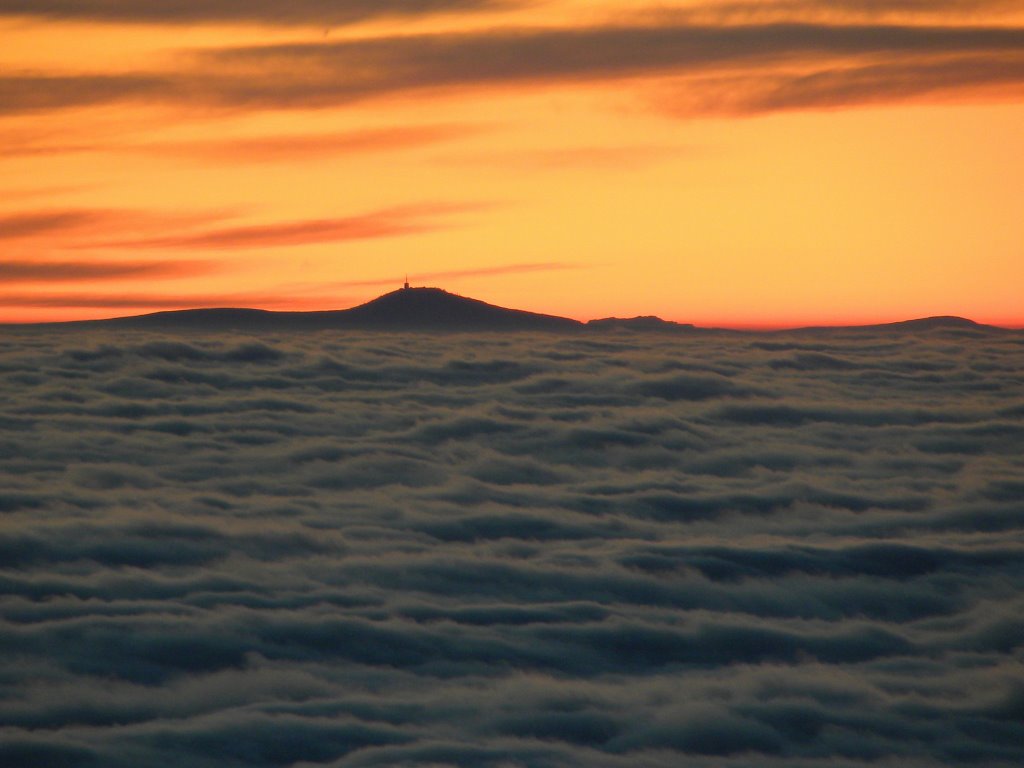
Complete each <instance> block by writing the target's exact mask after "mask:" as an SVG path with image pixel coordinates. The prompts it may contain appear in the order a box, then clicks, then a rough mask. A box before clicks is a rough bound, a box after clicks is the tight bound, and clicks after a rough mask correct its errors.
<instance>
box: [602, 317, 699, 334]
mask: <svg viewBox="0 0 1024 768" xmlns="http://www.w3.org/2000/svg"><path fill="white" fill-rule="evenodd" d="M587 328H589V329H592V330H598V331H661V332H669V333H671V332H675V331H694V330H697V328H696V327H695V326H694V325H693V324H692V323H676V322H673V321H672V320H662V319H661V318H660V317H655V316H654V315H644V316H643V317H602V318H601V319H600V320H590V321H589V322H588V323H587Z"/></svg>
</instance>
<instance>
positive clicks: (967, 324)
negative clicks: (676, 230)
mask: <svg viewBox="0 0 1024 768" xmlns="http://www.w3.org/2000/svg"><path fill="white" fill-rule="evenodd" d="M7 327H8V328H42V327H47V328H50V327H53V328H57V327H60V328H71V329H73V328H82V329H89V328H97V329H99V328H127V329H140V330H146V329H151V330H162V331H195V332H202V331H210V332H216V331H291V330H314V331H315V330H346V329H352V330H385V331H416V330H424V331H463V332H473V331H554V332H569V331H581V330H585V331H588V332H607V331H612V332H617V331H629V332H638V333H639V332H644V333H649V332H658V333H680V334H682V333H697V332H700V333H711V332H719V333H739V331H733V330H729V329H724V328H705V327H696V326H694V325H691V324H689V323H676V322H672V321H670V320H662V319H661V318H660V317H655V316H653V315H648V316H643V317H631V318H620V317H605V318H601V319H599V320H591V321H589V322H587V323H581V322H580V321H578V320H572V319H570V318H568V317H558V316H557V315H545V314H540V313H537V312H527V311H525V310H521V309H508V308H506V307H499V306H496V305H494V304H488V303H487V302H484V301H480V300H478V299H470V298H467V297H465V296H459V295H457V294H454V293H449V292H448V291H445V290H443V289H441V288H400V289H399V290H397V291H391V292H390V293H385V294H384V295H383V296H378V297H377V298H376V299H373V300H372V301H368V302H366V303H365V304H360V305H359V306H357V307H352V308H351V309H337V310H329V311H320V312H271V311H269V310H265V309H240V308H229V307H224V308H214V309H182V310H173V311H168V312H153V313H150V314H146V315H133V316H131V317H115V318H111V319H109V320H79V321H72V322H58V323H34V324H12V325H8V326H7ZM989 330H991V331H999V332H1010V331H1009V329H1006V328H1000V327H998V326H994V325H983V324H981V323H976V322H974V321H973V320H968V319H966V318H963V317H953V316H941V317H925V318H920V319H917V320H904V321H902V322H897V323H883V324H877V325H858V326H814V327H806V328H793V329H788V330H780V331H773V332H770V333H819V332H822V333H824V332H838V331H876V332H895V333H901V332H921V331H946V332H962V333H971V332H975V333H976V332H984V331H989Z"/></svg>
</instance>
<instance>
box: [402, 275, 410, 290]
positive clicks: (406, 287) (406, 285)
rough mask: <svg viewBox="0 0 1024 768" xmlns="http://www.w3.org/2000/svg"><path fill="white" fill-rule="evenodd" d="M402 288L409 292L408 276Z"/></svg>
mask: <svg viewBox="0 0 1024 768" xmlns="http://www.w3.org/2000/svg"><path fill="white" fill-rule="evenodd" d="M402 287H403V288H404V289H405V290H407V291H408V290H409V276H408V275H406V276H405V283H404V284H403V285H402Z"/></svg>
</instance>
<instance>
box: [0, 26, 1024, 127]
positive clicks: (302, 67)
mask: <svg viewBox="0 0 1024 768" xmlns="http://www.w3.org/2000/svg"><path fill="white" fill-rule="evenodd" d="M1022 62H1024V29H1021V28H1013V27H998V26H987V27H986V26H977V25H964V26H956V25H946V26H923V25H907V24H903V25H900V24H833V23H796V22H791V21H785V22H772V23H743V24H727V25H721V24H693V23H687V22H676V23H657V24H653V23H652V24H645V25H618V26H591V27H579V28H567V27H566V28H523V29H509V28H502V29H496V30H485V31H476V32H466V33H446V34H421V35H402V36H390V37H376V38H368V39H360V40H347V41H340V42H328V43H324V42H318V43H312V44H286V45H269V46H267V45H264V46H249V47H241V48H225V49H219V50H207V51H202V52H193V53H192V54H190V55H189V56H188V57H186V63H184V64H183V68H182V69H181V70H179V71H176V72H171V73H163V74H161V73H152V74H144V73H126V74H123V75H103V76H48V75H31V74H30V75H8V76H6V77H4V78H0V105H2V106H0V111H4V112H7V113H14V112H24V111H31V110H44V109H58V108H63V107H75V106H85V105H90V104H100V103H108V102H112V101H118V100H125V99H133V100H142V101H152V102H161V103H166V102H171V103H178V104H183V105H194V106H202V107H206V108H209V107H217V108H245V109H311V108H324V107H334V106H339V105H345V104H351V103H353V102H357V101H359V100H363V99H368V98H374V97H382V96H391V95H398V94H409V93H414V92H421V91H427V90H430V91H439V90H440V91H451V90H462V89H468V88H486V87H495V86H507V85H516V86H518V87H536V86H538V85H544V84H567V83H577V84H578V83H593V82H604V81H613V80H623V79H630V78H633V79H636V78H639V79H648V80H659V79H664V78H673V77H685V78H703V80H698V81H697V82H696V85H695V87H697V88H699V89H701V90H702V91H703V92H705V94H706V98H705V99H704V101H705V102H708V103H712V102H714V101H715V98H714V97H715V96H719V97H721V98H722V99H724V98H726V97H727V96H728V93H727V92H725V91H724V90H718V91H716V85H715V84H716V83H721V82H722V80H721V79H720V78H729V79H731V80H732V82H731V83H730V86H734V85H735V82H736V80H737V79H739V80H741V81H743V83H744V85H745V87H746V88H747V89H748V90H753V91H757V89H758V87H759V86H763V84H764V83H765V82H766V80H772V79H773V78H774V80H775V81H780V82H782V83H783V84H785V83H786V82H789V81H792V82H794V83H797V84H799V82H801V79H802V78H806V77H808V76H813V75H815V74H827V73H836V74H831V75H830V76H831V77H833V80H834V87H833V88H832V90H831V93H832V94H833V95H832V97H831V99H824V100H825V101H830V102H831V103H851V104H852V103H860V102H862V101H871V100H884V101H893V100H904V99H907V98H914V97H921V96H927V97H929V98H944V97H945V98H948V97H952V96H955V95H957V94H959V93H962V92H965V91H971V92H983V93H984V92H987V91H991V89H993V88H1002V89H1007V88H1010V89H1017V90H1019V89H1021V88H1024V76H1022V74H1021V67H1022ZM864 67H884V68H886V71H887V74H886V77H885V81H884V82H881V83H877V84H875V85H874V86H873V85H872V82H871V78H870V77H867V78H865V77H864V76H863V73H861V75H860V76H858V75H857V69H858V68H864ZM937 70H942V74H941V76H938V75H936V71H937ZM844 71H849V72H851V73H853V74H852V76H853V77H854V78H855V79H858V81H859V86H858V87H850V86H849V84H848V83H846V82H844V81H843V80H842V78H841V77H840V74H841V73H842V72H844ZM716 78H718V79H716ZM893 81H898V82H899V83H901V86H900V87H899V88H892V87H889V85H888V83H890V82H893ZM772 87H777V84H776V85H773V86H772ZM749 103H750V104H751V105H753V106H756V105H757V104H758V100H757V99H756V98H751V99H750V100H749ZM805 106H810V104H807V105H801V104H800V102H799V100H795V101H794V102H793V103H792V104H788V103H787V102H785V101H783V100H780V101H778V103H777V104H775V103H774V102H772V101H771V100H770V99H765V100H764V105H763V106H762V107H760V109H761V110H762V111H770V110H772V109H783V108H798V107H805ZM694 110H695V112H697V113H699V112H700V110H699V108H698V107H694ZM712 111H713V110H712Z"/></svg>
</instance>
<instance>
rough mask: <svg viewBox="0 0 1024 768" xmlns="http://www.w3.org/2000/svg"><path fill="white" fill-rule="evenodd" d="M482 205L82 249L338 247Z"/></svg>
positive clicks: (415, 230)
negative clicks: (331, 245)
mask: <svg viewBox="0 0 1024 768" xmlns="http://www.w3.org/2000/svg"><path fill="white" fill-rule="evenodd" d="M481 207H483V206H482V205H481V204H452V203H425V204H421V205H408V206H400V207H395V208H385V209H381V210H376V211H371V212H369V213H364V214H359V215H356V216H341V217H337V218H329V219H302V220H297V221H282V222H273V223H267V224H251V225H243V226H222V227H216V228H212V229H205V230H202V231H199V232H184V233H181V234H171V235H167V234H161V235H152V236H146V237H140V238H128V239H120V238H118V239H112V240H106V241H102V242H91V243H83V244H81V247H84V248H133V249H134V248H140V249H147V248H148V249H204V248H206V249H243V248H276V247H284V246H296V245H311V244H315V243H336V242H343V241H346V240H368V239H373V238H381V237H399V236H402V235H413V234H419V233H422V232H429V231H433V230H437V229H442V228H444V227H446V226H448V225H447V224H446V223H444V222H441V221H438V218H439V217H441V216H445V215H451V214H458V213H464V212H468V211H472V210H479V209H480V208H481Z"/></svg>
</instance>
